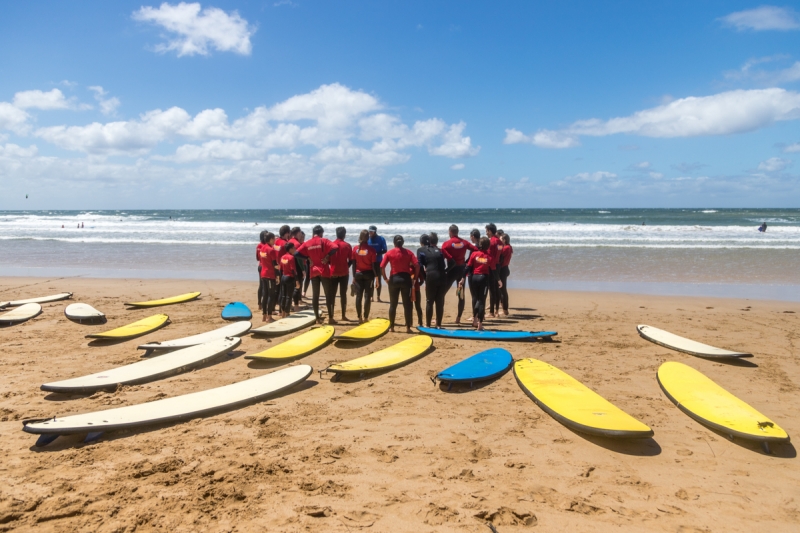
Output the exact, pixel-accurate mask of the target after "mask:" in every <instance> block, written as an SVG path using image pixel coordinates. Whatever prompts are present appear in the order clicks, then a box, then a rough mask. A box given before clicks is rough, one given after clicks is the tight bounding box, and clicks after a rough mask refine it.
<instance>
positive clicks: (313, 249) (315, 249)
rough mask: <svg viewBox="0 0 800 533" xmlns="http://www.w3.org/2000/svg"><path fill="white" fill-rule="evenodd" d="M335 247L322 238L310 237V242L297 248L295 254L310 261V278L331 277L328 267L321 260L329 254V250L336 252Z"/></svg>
mask: <svg viewBox="0 0 800 533" xmlns="http://www.w3.org/2000/svg"><path fill="white" fill-rule="evenodd" d="M337 249H338V248H337V246H336V245H335V244H333V243H332V242H331V241H329V240H328V239H325V238H324V237H312V238H311V240H309V241H306V242H304V243H303V244H301V245H300V247H299V248H297V253H299V254H302V255H305V256H306V257H308V258H309V259H310V260H311V272H310V274H309V275H310V277H311V278H312V279H313V278H316V277H317V276H322V277H323V278H329V277H331V268H330V265H325V264H322V258H323V257H325V256H327V255H328V254H329V253H331V250H337Z"/></svg>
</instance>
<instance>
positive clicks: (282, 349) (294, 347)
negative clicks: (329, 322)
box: [244, 326, 334, 361]
mask: <svg viewBox="0 0 800 533" xmlns="http://www.w3.org/2000/svg"><path fill="white" fill-rule="evenodd" d="M333 332H334V329H333V326H324V327H321V328H316V329H312V330H311V331H306V332H305V333H303V334H302V335H298V336H297V337H295V338H293V339H289V340H288V341H285V342H282V343H280V344H279V345H277V346H273V347H272V348H269V349H267V350H264V351H263V352H258V353H255V354H253V355H246V356H245V357H244V358H245V359H258V360H270V361H275V360H281V359H294V358H296V357H302V356H304V355H308V354H310V353H312V352H316V351H317V350H319V349H320V348H322V347H323V346H325V345H326V344H328V342H329V341H330V340H331V338H332V337H333Z"/></svg>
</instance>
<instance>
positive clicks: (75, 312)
mask: <svg viewBox="0 0 800 533" xmlns="http://www.w3.org/2000/svg"><path fill="white" fill-rule="evenodd" d="M64 315H65V316H66V317H67V318H68V319H70V320H72V321H73V322H78V323H81V322H101V321H103V320H105V318H106V315H105V314H103V313H101V312H100V311H98V310H97V309H95V308H94V307H92V306H91V305H89V304H83V303H76V304H69V305H68V306H67V308H66V309H64Z"/></svg>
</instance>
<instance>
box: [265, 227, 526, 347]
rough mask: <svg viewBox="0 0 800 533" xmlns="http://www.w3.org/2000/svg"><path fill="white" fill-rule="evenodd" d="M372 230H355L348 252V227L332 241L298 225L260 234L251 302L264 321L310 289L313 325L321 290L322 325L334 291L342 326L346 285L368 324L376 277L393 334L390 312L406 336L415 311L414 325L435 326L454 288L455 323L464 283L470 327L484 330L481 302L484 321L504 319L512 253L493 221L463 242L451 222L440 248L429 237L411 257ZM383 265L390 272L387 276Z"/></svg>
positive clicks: (398, 240) (399, 240)
mask: <svg viewBox="0 0 800 533" xmlns="http://www.w3.org/2000/svg"><path fill="white" fill-rule="evenodd" d="M377 230H378V229H377V227H375V226H370V227H369V229H366V230H362V231H361V232H360V233H359V236H358V243H357V244H356V246H355V247H353V246H351V245H350V244H348V243H347V242H346V241H345V237H346V236H347V230H346V229H345V228H344V227H343V226H340V227H338V228H336V240H334V241H331V240H328V239H326V238H325V237H324V234H325V232H324V230H323V228H322V226H315V227H314V228H313V230H312V231H311V238H310V239H308V240H306V235H305V233H304V232H303V231H302V230H301V229H300V228H299V227H294V228H290V227H289V226H287V225H284V226H281V228H280V229H279V230H278V235H277V236H276V235H275V234H273V233H271V232H269V231H262V232H261V235H260V242H259V244H258V245H257V247H256V259H257V260H258V271H259V276H260V283H259V288H258V305H259V308H260V309H261V311H262V313H263V320H264V322H272V321H273V320H274V319H273V318H272V315H273V314H274V313H275V310H276V308H277V309H278V310H279V312H280V315H281V317H286V316H288V315H289V314H290V313H291V312H292V311H297V310H299V306H300V299H301V298H302V297H303V296H305V294H306V292H307V291H308V287H309V285H310V286H311V288H312V297H311V302H312V308H313V309H314V315H315V316H316V319H317V322H318V323H320V324H321V323H323V318H322V316H321V315H320V310H319V303H320V288H321V289H322V293H323V294H324V295H325V307H326V308H327V313H328V323H329V324H336V323H337V322H336V320H335V318H334V311H335V303H336V296H337V293H338V295H339V298H340V302H341V318H342V320H345V321H347V320H348V318H347V314H346V310H347V292H348V291H347V287H348V285H350V294H351V296H355V307H356V313H357V314H358V323H359V324H361V323H363V322H366V321H368V320H369V314H370V308H371V303H372V298H373V294H374V291H377V293H378V294H377V296H378V301H379V302H380V301H381V287H382V283H381V280H383V281H384V282H385V284H386V286H387V287H388V289H389V323H390V331H394V330H395V329H394V326H395V318H396V316H397V307H398V305H399V304H400V303H401V302H402V306H403V314H404V318H405V325H406V331H407V332H409V333H410V332H411V324H412V317H413V312H414V308H416V312H417V320H418V324H419V325H422V324H423V323H424V324H425V325H426V326H427V327H441V325H442V318H443V315H444V302H445V297H446V296H447V293H448V292H449V291H450V289H452V287H453V286H454V285H455V286H456V293H457V296H458V314H457V316H456V320H455V323H456V324H460V323H461V315H462V314H463V312H464V307H465V298H464V291H465V287H467V286H468V287H469V290H470V294H471V296H472V319H471V320H472V326H473V327H475V328H476V329H479V330H482V329H483V322H484V319H485V317H486V300H487V297H488V300H489V315H488V316H489V317H490V318H495V317H498V316H508V287H507V282H508V277H509V274H510V270H509V264H510V262H511V256H512V254H513V253H514V250H513V248H512V247H511V238H510V237H509V235H508V234H505V233H503V231H502V230H498V229H497V227H496V226H495V225H494V224H487V225H486V228H485V235H483V236H482V235H481V232H480V231H479V230H477V229H474V230H472V231H471V232H470V240H469V241H467V240H465V239H462V238H461V237H459V235H458V233H459V229H458V226H456V225H455V224H453V225H451V226H450V228H449V229H448V233H449V238H448V240H446V241H445V242H444V243H442V245H441V247H440V246H439V236H438V235H437V234H436V233H435V232H430V233H426V234H423V235H422V236H421V237H420V239H419V244H420V247H419V249H418V250H417V252H416V253H414V252H412V251H411V250H408V249H407V248H405V240H404V239H403V236H402V235H395V237H394V238H393V239H392V245H393V248H392V249H391V250H389V249H388V247H387V245H386V239H384V238H383V236H381V235H378V231H377ZM386 267H389V273H388V275H387V272H386ZM351 275H352V283H350V279H351ZM467 282H468V284H467ZM423 285H424V287H425V300H426V306H425V313H424V315H425V317H424V322H423V310H422V303H421V296H422V290H421V287H422V286H423ZM434 315H435V318H434Z"/></svg>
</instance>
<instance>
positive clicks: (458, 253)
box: [442, 237, 477, 266]
mask: <svg viewBox="0 0 800 533" xmlns="http://www.w3.org/2000/svg"><path fill="white" fill-rule="evenodd" d="M467 250H472V251H473V252H474V251H475V250H477V248H475V246H473V244H472V243H471V242H467V241H465V240H464V239H462V238H460V237H452V238H450V239H448V240H447V241H445V243H444V244H442V255H444V258H445V259H447V260H449V261H455V263H456V265H459V266H462V265H464V263H465V260H464V256H466V255H467Z"/></svg>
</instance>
